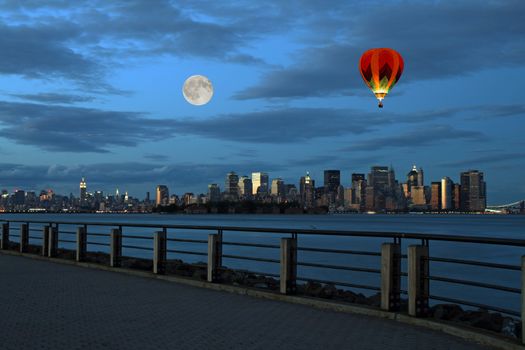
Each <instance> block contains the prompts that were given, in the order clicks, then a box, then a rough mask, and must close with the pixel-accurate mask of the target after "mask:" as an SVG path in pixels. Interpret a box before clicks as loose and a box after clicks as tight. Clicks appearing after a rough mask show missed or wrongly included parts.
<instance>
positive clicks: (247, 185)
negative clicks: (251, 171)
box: [239, 175, 253, 198]
mask: <svg viewBox="0 0 525 350" xmlns="http://www.w3.org/2000/svg"><path fill="white" fill-rule="evenodd" d="M252 193H253V185H252V179H250V178H249V177H248V176H246V175H244V176H241V177H240V178H239V196H241V197H242V198H251V196H252Z"/></svg>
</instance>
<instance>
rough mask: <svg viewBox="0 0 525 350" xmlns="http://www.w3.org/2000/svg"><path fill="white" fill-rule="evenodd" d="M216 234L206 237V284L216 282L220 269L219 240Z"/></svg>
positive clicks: (220, 253)
mask: <svg viewBox="0 0 525 350" xmlns="http://www.w3.org/2000/svg"><path fill="white" fill-rule="evenodd" d="M220 238H221V237H220V236H219V235H218V234H210V235H208V282H218V281H219V280H220V278H219V268H220V267H221V261H222V251H221V240H220Z"/></svg>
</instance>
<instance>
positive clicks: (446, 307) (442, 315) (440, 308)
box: [430, 304, 463, 320]
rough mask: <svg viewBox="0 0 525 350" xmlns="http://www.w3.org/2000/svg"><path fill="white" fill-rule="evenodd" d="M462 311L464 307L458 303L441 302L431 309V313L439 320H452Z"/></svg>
mask: <svg viewBox="0 0 525 350" xmlns="http://www.w3.org/2000/svg"><path fill="white" fill-rule="evenodd" d="M462 313H463V309H462V308H461V306H459V305H456V304H439V305H436V306H433V307H432V308H431V309H430V315H432V316H433V317H434V318H436V319H438V320H452V319H454V318H456V317H458V316H460V315H461V314H462Z"/></svg>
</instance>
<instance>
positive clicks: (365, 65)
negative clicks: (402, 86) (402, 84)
mask: <svg viewBox="0 0 525 350" xmlns="http://www.w3.org/2000/svg"><path fill="white" fill-rule="evenodd" d="M403 67H404V62H403V57H401V55H400V54H399V53H398V52H397V51H395V50H392V49H388V48H379V49H371V50H368V51H366V52H365V53H364V54H363V56H361V59H360V60H359V70H360V72H361V76H362V77H363V80H364V81H365V83H366V85H368V87H369V88H370V90H372V92H373V93H374V94H375V95H376V97H377V99H378V100H379V107H383V104H382V102H381V101H382V100H383V98H385V96H386V94H388V92H389V91H390V90H391V89H392V88H393V87H394V85H395V84H396V83H397V82H398V81H399V78H400V77H401V73H403Z"/></svg>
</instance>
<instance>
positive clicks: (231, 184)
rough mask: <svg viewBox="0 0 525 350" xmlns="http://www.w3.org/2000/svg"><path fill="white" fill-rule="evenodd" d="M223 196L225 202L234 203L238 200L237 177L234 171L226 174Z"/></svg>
mask: <svg viewBox="0 0 525 350" xmlns="http://www.w3.org/2000/svg"><path fill="white" fill-rule="evenodd" d="M224 196H225V199H226V200H231V201H236V200H238V199H239V175H237V174H236V173H235V172H234V171H230V172H229V173H228V174H226V180H225V182H224Z"/></svg>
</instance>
